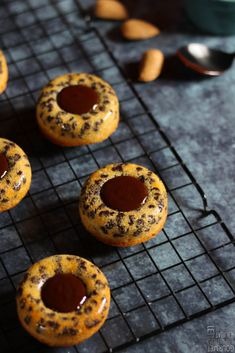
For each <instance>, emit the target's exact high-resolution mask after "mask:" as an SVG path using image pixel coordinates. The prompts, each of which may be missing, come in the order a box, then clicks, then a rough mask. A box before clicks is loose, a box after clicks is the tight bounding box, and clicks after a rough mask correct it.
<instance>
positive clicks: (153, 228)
mask: <svg viewBox="0 0 235 353" xmlns="http://www.w3.org/2000/svg"><path fill="white" fill-rule="evenodd" d="M79 211H80V217H81V220H82V223H83V225H84V226H85V228H86V229H87V230H88V232H90V233H91V234H92V235H94V236H95V237H96V238H97V239H98V240H100V241H102V242H104V243H106V244H109V245H113V246H120V247H126V246H132V245H136V244H139V243H142V242H144V241H147V240H149V239H151V238H152V237H154V236H155V235H156V234H157V233H159V232H160V231H161V230H162V228H163V226H164V224H165V221H166V217H167V192H166V189H165V187H164V185H163V183H162V181H161V180H160V179H159V177H158V176H157V175H156V174H154V173H153V172H151V171H150V170H148V169H147V168H145V167H142V166H140V165H136V164H129V163H127V164H122V163H118V164H110V165H107V166H106V167H104V168H101V169H99V170H97V171H96V172H95V173H93V174H92V175H91V176H90V177H89V179H88V180H87V181H86V183H85V185H84V187H83V188H82V191H81V197H80V203H79Z"/></svg>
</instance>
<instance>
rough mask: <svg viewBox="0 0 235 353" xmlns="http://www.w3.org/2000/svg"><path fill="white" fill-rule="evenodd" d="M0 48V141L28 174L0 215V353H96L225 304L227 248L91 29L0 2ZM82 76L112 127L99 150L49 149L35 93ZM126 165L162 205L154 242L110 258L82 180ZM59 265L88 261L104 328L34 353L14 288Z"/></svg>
mask: <svg viewBox="0 0 235 353" xmlns="http://www.w3.org/2000/svg"><path fill="white" fill-rule="evenodd" d="M0 36H1V42H0V45H1V48H2V49H3V50H4V52H5V54H6V55H7V58H8V63H9V71H10V80H9V84H8V88H7V91H6V92H5V93H4V94H3V95H1V96H0V131H1V133H0V135H1V136H2V137H6V138H9V139H12V140H13V141H15V142H17V143H18V144H19V145H20V146H21V147H22V148H23V149H24V150H25V152H26V153H27V155H28V156H29V158H30V162H31V165H32V169H33V181H32V186H31V189H30V193H29V195H28V196H27V197H26V198H25V199H24V200H23V201H22V202H21V203H20V205H18V206H17V207H16V208H15V209H13V210H11V211H10V212H6V213H3V214H1V215H0V239H1V241H0V312H1V315H0V329H1V331H0V346H1V349H2V351H3V352H16V351H17V352H22V353H26V352H32V351H33V352H35V353H37V352H49V353H50V352H61V353H65V352H67V353H72V352H79V353H86V352H87V353H88V352H89V353H103V352H109V351H112V350H113V351H119V350H120V349H122V348H125V347H128V346H129V345H131V344H133V343H135V342H138V341H140V340H143V339H145V338H147V337H150V336H153V335H157V334H158V333H160V332H162V331H163V330H166V329H169V328H171V327H174V326H176V325H179V324H181V323H183V322H185V321H187V320H190V319H193V318H195V317H197V316H200V315H203V314H205V313H208V312H210V311H212V310H215V309H216V308H218V307H222V306H224V305H226V304H228V303H231V302H234V301H235V291H234V278H235V256H234V255H235V252H234V240H233V237H232V235H231V233H230V232H229V230H228V229H227V228H226V226H225V224H224V223H223V222H222V220H221V218H220V216H219V215H218V214H217V212H215V211H213V210H208V207H207V201H206V197H205V195H204V192H203V190H202V189H201V188H200V186H199V185H198V183H197V181H196V180H195V178H194V177H193V175H192V174H191V173H190V171H189V170H188V168H187V167H186V166H185V164H184V163H183V161H182V159H181V158H180V156H179V155H178V153H177V151H176V150H175V148H174V147H173V146H172V145H171V143H170V141H169V139H168V138H167V136H166V135H165V133H164V132H163V131H162V130H161V129H160V127H159V126H158V124H157V123H156V121H155V120H154V119H153V117H152V116H151V114H150V113H149V112H148V110H147V108H146V106H145V104H144V102H143V101H142V99H141V98H140V97H139V96H138V94H137V92H136V90H135V88H134V87H133V85H132V83H131V82H129V81H128V80H127V79H126V77H125V75H124V74H123V72H122V70H121V68H120V67H119V66H118V63H117V62H116V60H115V58H114V57H113V55H112V53H111V52H110V51H109V48H108V47H107V45H106V43H105V41H104V39H103V38H102V36H101V35H100V34H99V32H98V31H97V30H96V29H88V26H87V24H86V22H85V20H84V16H83V15H82V14H81V12H80V10H79V9H78V6H77V3H76V2H74V1H73V0H62V1H50V2H49V0H45V1H44V0H41V1H37V0H28V1H24V2H22V1H7V0H5V1H2V2H1V5H0ZM71 71H77V72H80V71H85V72H91V73H95V74H97V75H99V76H101V77H102V78H104V79H105V80H107V81H108V82H109V83H110V84H111V85H112V86H113V87H114V89H115V90H116V92H117V94H118V96H119V99H120V104H121V116H122V120H121V123H120V126H119V128H118V130H117V131H116V132H115V133H114V134H113V135H112V136H111V138H109V139H108V140H106V141H105V142H103V143H100V144H97V145H91V146H84V147H78V148H60V147H56V146H54V145H52V144H50V143H49V142H47V141H45V140H43V139H42V137H41V135H40V133H39V131H38V129H37V126H36V122H35V111H34V110H35V103H36V100H37V97H38V93H39V89H41V87H42V86H43V85H44V84H46V83H47V82H48V81H49V80H50V79H51V78H53V77H55V76H56V75H60V74H62V73H65V72H71ZM120 161H122V162H134V163H138V164H142V165H144V166H147V167H148V168H150V169H151V170H153V171H156V172H157V173H158V174H159V175H160V176H161V178H162V179H163V181H164V183H165V185H166V187H167V189H168V195H169V216H168V220H167V223H166V226H165V228H164V230H163V231H162V232H161V233H160V234H159V235H158V236H157V237H156V238H155V239H152V240H150V241H149V242H147V243H145V244H141V245H138V246H135V247H132V248H127V249H118V248H111V247H108V246H105V245H103V244H101V243H99V242H97V241H96V240H95V239H94V238H92V237H91V236H90V235H89V234H87V233H86V232H85V230H84V229H83V227H82V226H81V223H80V220H79V217H78V198H79V192H80V189H81V186H82V184H83V182H84V181H85V180H86V178H87V177H88V176H89V174H90V173H91V172H93V171H94V170H96V169H97V168H99V167H102V166H103V165H105V164H107V163H112V162H120ZM56 253H70V254H76V255H80V256H84V257H86V258H88V259H90V260H91V261H93V262H94V263H95V264H96V265H97V266H99V267H100V268H101V269H102V270H103V271H104V273H105V274H106V276H107V278H108V280H109V283H110V287H111V289H112V302H111V309H110V313H109V317H108V319H107V321H106V323H105V325H104V326H103V328H102V329H101V330H100V331H99V332H98V333H97V334H95V335H94V336H93V337H92V338H91V339H89V340H87V341H86V342H84V343H82V344H80V345H78V346H75V347H71V348H67V349H53V348H48V347H45V346H43V345H41V344H39V343H37V342H36V341H35V340H34V339H32V338H31V337H29V336H28V335H27V334H26V333H25V331H24V330H23V329H22V328H21V327H20V325H19V323H18V320H17V316H16V310H15V299H14V296H15V288H16V287H17V284H18V283H19V281H20V279H21V278H22V276H23V274H24V272H25V271H26V269H27V268H28V267H29V266H30V265H31V264H32V263H34V262H35V261H38V260H39V259H41V258H43V257H46V256H49V255H52V254H56Z"/></svg>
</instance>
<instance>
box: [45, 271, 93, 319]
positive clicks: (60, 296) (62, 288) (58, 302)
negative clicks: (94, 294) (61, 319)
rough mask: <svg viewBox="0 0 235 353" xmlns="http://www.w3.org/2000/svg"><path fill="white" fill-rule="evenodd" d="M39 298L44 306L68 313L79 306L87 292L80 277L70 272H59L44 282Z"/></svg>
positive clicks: (85, 297)
mask: <svg viewBox="0 0 235 353" xmlns="http://www.w3.org/2000/svg"><path fill="white" fill-rule="evenodd" d="M41 298H42V301H43V303H44V304H45V306H46V307H48V308H50V309H52V310H54V311H58V312H61V313H68V312H71V311H74V310H77V309H79V308H80V307H81V305H82V304H83V303H84V302H85V300H86V299H87V293H86V288H85V285H84V284H83V282H82V281H81V280H80V278H78V277H77V276H75V275H73V274H71V273H60V274H57V275H55V276H53V277H51V278H49V279H48V280H47V281H46V282H45V283H44V285H43V286H42V289H41Z"/></svg>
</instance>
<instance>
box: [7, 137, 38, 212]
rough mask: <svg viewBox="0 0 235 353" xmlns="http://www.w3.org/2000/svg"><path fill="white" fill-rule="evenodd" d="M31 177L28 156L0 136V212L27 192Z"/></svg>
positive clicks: (17, 201) (11, 205) (16, 202)
mask: <svg viewBox="0 0 235 353" xmlns="http://www.w3.org/2000/svg"><path fill="white" fill-rule="evenodd" d="M31 178H32V171H31V166H30V163H29V160H28V157H27V156H26V154H25V153H24V151H23V150H22V149H21V148H20V147H19V146H17V144H16V143H14V142H12V141H9V140H7V139H4V138H0V212H3V211H6V210H9V209H11V208H13V207H15V206H16V205H17V204H18V203H19V202H20V201H21V200H22V199H23V197H24V196H25V195H26V194H27V192H28V190H29V188H30V184H31Z"/></svg>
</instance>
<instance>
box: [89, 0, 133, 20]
mask: <svg viewBox="0 0 235 353" xmlns="http://www.w3.org/2000/svg"><path fill="white" fill-rule="evenodd" d="M95 16H96V17H98V18H102V19H105V20H119V21H121V20H126V19H127V18H128V12H127V9H126V7H125V6H124V5H123V4H122V3H120V2H119V1H116V0H115V1H114V0H112V1H111V0H98V1H97V2H96V5H95Z"/></svg>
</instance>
